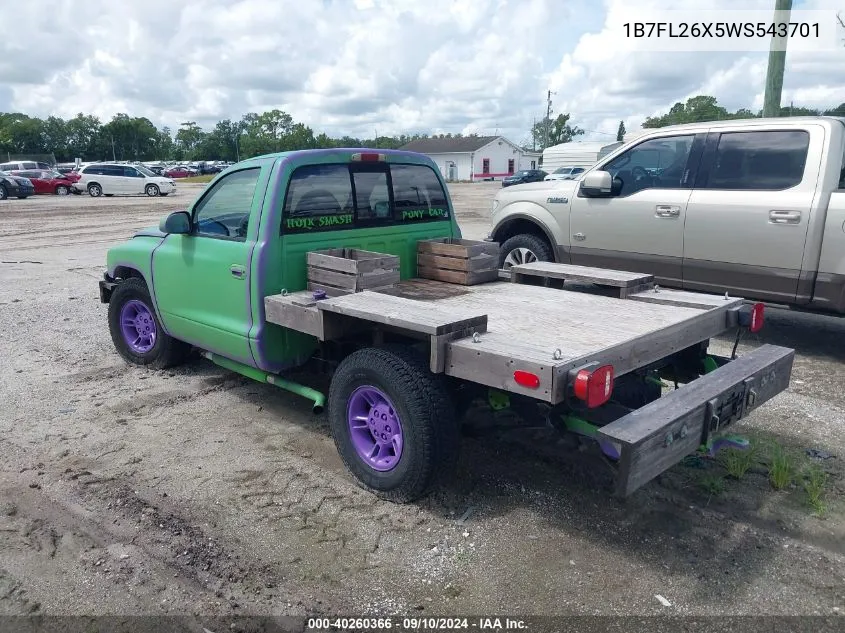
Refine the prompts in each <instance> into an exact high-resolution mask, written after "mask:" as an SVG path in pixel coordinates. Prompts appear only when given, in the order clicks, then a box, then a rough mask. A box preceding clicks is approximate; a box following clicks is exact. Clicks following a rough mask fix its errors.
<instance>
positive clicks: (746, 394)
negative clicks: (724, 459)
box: [597, 345, 795, 497]
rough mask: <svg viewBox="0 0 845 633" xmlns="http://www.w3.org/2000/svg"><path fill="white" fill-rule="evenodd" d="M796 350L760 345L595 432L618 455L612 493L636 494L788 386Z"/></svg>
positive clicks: (622, 495)
mask: <svg viewBox="0 0 845 633" xmlns="http://www.w3.org/2000/svg"><path fill="white" fill-rule="evenodd" d="M794 358H795V350H792V349H789V348H785V347H778V346H775V345H763V346H762V347H759V348H758V349H756V350H754V351H752V352H750V353H748V354H746V355H745V356H742V357H740V358H738V359H736V360H733V361H731V362H729V363H727V364H725V365H722V366H721V367H719V368H718V369H716V370H715V371H713V372H711V373H709V374H706V375H704V376H702V377H701V378H698V379H696V380H694V381H692V382H690V383H689V384H687V385H685V386H683V387H681V388H680V389H677V390H675V391H673V392H671V393H669V394H667V395H666V396H664V397H662V398H660V399H659V400H656V401H654V402H652V403H651V404H648V405H646V406H644V407H642V408H640V409H637V410H636V411H632V412H631V413H629V414H628V415H626V416H624V417H622V418H619V419H618V420H616V421H615V422H612V423H611V424H608V425H607V426H604V427H602V428H601V429H599V431H598V433H597V439H599V440H601V441H605V442H609V443H610V444H612V445H613V446H614V447H616V449H617V451H618V452H619V456H620V457H619V471H618V474H617V481H616V494H617V495H618V496H621V497H627V496H629V495H630V494H631V493H633V492H634V491H635V490H637V489H638V488H640V487H641V486H643V485H644V484H646V483H648V482H649V481H651V480H652V479H654V478H655V477H656V476H657V475H659V474H660V473H662V472H664V471H666V470H667V469H669V468H671V467H672V466H674V465H675V464H677V463H678V462H680V461H681V460H682V459H684V457H686V456H687V455H690V454H692V453H694V452H695V451H696V450H697V449H698V448H699V447H700V446H701V445H702V444H704V443H706V442H707V440H708V438H710V437H711V436H713V435H715V434H716V433H718V432H720V431H721V430H723V429H724V428H725V427H726V426H728V425H730V424H732V423H733V422H735V421H737V420H739V419H741V418H743V417H745V416H746V415H747V414H748V413H750V412H751V411H752V410H754V409H755V408H756V407H758V406H760V405H761V404H763V403H764V402H766V401H767V400H770V399H771V398H773V397H774V396H776V395H777V394H779V393H780V392H781V391H784V390H785V389H786V388H787V387H788V386H789V379H790V376H791V374H792V363H793V360H794Z"/></svg>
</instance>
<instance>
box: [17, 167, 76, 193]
mask: <svg viewBox="0 0 845 633" xmlns="http://www.w3.org/2000/svg"><path fill="white" fill-rule="evenodd" d="M12 173H13V174H14V175H15V176H22V177H23V178H29V179H30V180H31V181H32V186H33V187H35V193H36V194H39V193H54V194H56V195H57V196H66V195H67V194H69V193H70V192H71V187H70V186H71V184H73V180H71V179H70V178H68V177H67V176H64V175H62V174H60V173H59V172H57V171H46V170H42V169H30V170H27V171H15V172H12ZM76 180H79V178H78V177H77V178H76Z"/></svg>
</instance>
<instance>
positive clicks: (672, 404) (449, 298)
mask: <svg viewBox="0 0 845 633" xmlns="http://www.w3.org/2000/svg"><path fill="white" fill-rule="evenodd" d="M563 281H567V282H569V281H572V282H575V283H576V284H577V283H580V284H585V283H586V284H588V286H589V288H590V289H592V290H593V292H590V291H586V292H585V291H584V287H583V286H581V287H575V288H574V289H572V290H570V289H568V287H566V286H564V285H563V284H562V283H561V282H563ZM608 291H609V292H610V295H611V296H607V292H608ZM596 292H598V293H600V294H596ZM601 293H604V294H601ZM744 305H745V302H744V301H743V300H742V299H741V298H734V297H729V296H727V295H712V294H703V293H693V292H685V291H679V290H666V289H662V288H659V287H658V286H656V285H655V284H654V281H653V278H652V277H651V276H648V275H639V274H636V273H628V272H624V271H611V270H608V271H603V270H601V269H587V268H582V267H578V266H569V265H565V264H556V263H546V262H538V263H537V264H528V265H523V266H515V267H513V268H512V269H511V280H510V281H493V282H488V283H482V284H478V285H473V286H461V285H456V284H451V283H446V282H441V281H433V280H428V279H408V280H405V281H401V282H399V283H398V284H395V285H394V286H392V287H389V288H385V289H381V290H365V291H362V292H356V293H351V294H346V295H342V296H336V297H328V298H325V299H319V300H317V299H314V298H313V294H312V293H311V292H310V291H303V292H294V293H282V294H278V295H272V296H268V297H266V298H265V314H266V320H267V321H268V322H269V323H275V324H277V325H281V326H283V327H288V328H292V329H295V330H298V331H301V332H304V333H307V334H310V335H312V336H315V337H317V338H318V339H319V340H321V341H330V340H333V339H335V338H337V339H342V338H343V337H345V336H348V335H349V333H350V332H351V331H362V330H364V331H366V330H372V331H385V332H394V333H399V334H402V335H403V336H408V337H411V338H416V339H419V340H420V341H423V342H424V343H427V345H428V351H429V365H430V367H429V369H430V370H431V371H432V372H434V373H443V374H445V375H447V376H450V377H452V378H455V379H459V380H461V381H466V382H468V383H473V384H476V385H483V386H486V387H489V388H493V389H497V390H501V391H505V392H510V393H512V394H518V395H521V396H527V397H530V398H533V399H536V400H538V401H543V402H545V403H547V404H548V405H551V406H558V405H563V404H565V403H566V402H567V401H571V386H572V377H573V375H574V374H575V373H577V371H578V370H579V369H581V368H584V367H595V366H607V365H611V366H612V367H613V371H614V374H615V376H616V377H617V378H619V377H621V376H623V375H625V374H627V373H629V372H633V371H635V370H641V369H642V368H644V367H648V366H649V365H652V364H654V363H657V362H658V361H661V360H662V359H666V358H670V357H672V355H673V354H678V353H680V352H683V351H684V350H688V349H690V348H694V347H695V346H696V345H699V344H702V343H704V344H706V342H707V341H708V340H709V339H710V338H712V337H714V336H717V335H720V334H722V333H724V332H725V331H726V330H729V329H731V328H734V327H737V326H739V325H740V323H741V320H742V319H743V316H742V315H741V312H742V311H743V309H744ZM356 328H357V330H356ZM793 358H794V351H793V350H791V349H787V348H782V347H777V346H772V345H765V346H763V347H762V348H759V349H758V350H755V351H754V352H751V353H750V354H747V355H745V356H743V357H742V358H740V359H737V360H731V359H726V358H720V359H718V362H719V365H720V367H719V369H718V370H717V371H715V372H713V373H712V374H711V375H708V376H703V377H701V378H698V379H696V380H694V381H692V382H691V383H690V384H689V385H685V386H684V387H683V388H681V389H678V390H676V391H674V392H671V393H670V394H668V395H667V396H665V397H661V398H659V399H656V400H654V401H653V402H650V403H649V404H648V405H646V406H644V407H642V408H639V409H635V410H630V411H623V414H622V415H621V416H620V417H618V418H617V419H615V420H612V421H611V422H610V423H609V424H606V425H602V426H600V427H599V428H597V430H596V432H595V435H594V438H595V439H597V440H599V441H600V442H601V443H603V450H604V452H605V454H606V455H612V456H613V457H615V458H616V459H615V461H614V464H615V468H616V469H617V481H616V492H617V494H619V495H620V496H628V495H630V494H631V493H632V492H634V491H635V490H636V489H638V488H639V487H641V486H642V485H643V484H645V483H646V482H648V481H649V480H650V479H652V478H653V477H654V476H656V475H658V474H660V473H661V472H663V471H664V470H666V469H667V468H669V467H671V466H672V465H674V464H676V463H677V462H678V461H680V460H681V459H682V458H683V457H684V456H686V455H688V454H690V453H693V452H695V450H696V449H697V448H699V447H700V446H701V445H702V444H706V443H708V441H711V440H712V438H713V437H714V436H715V434H716V433H718V432H719V431H721V430H723V428H724V427H725V426H727V425H728V424H730V423H732V422H734V421H735V420H738V419H739V418H741V417H743V416H745V415H746V414H747V413H749V412H750V411H751V410H752V409H753V408H754V407H756V406H759V405H760V404H762V403H763V402H765V401H766V400H768V399H770V398H772V397H774V396H775V395H777V394H778V393H779V392H780V391H782V390H783V389H785V388H786V387H787V386H788V383H789V376H790V373H791V367H792V362H793ZM520 371H522V372H528V373H529V374H531V375H533V376H537V377H539V384H537V385H524V384H520V383H519V382H518V381H517V380H515V374H516V372H520Z"/></svg>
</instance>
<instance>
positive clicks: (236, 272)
mask: <svg viewBox="0 0 845 633" xmlns="http://www.w3.org/2000/svg"><path fill="white" fill-rule="evenodd" d="M229 272H230V273H232V277H236V278H238V279H243V278H244V277H246V268H244V267H243V266H239V265H238V264H232V265H231V266H229Z"/></svg>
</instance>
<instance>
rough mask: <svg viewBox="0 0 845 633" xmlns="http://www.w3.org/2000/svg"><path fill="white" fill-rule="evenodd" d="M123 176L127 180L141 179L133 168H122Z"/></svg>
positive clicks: (139, 174)
mask: <svg viewBox="0 0 845 633" xmlns="http://www.w3.org/2000/svg"><path fill="white" fill-rule="evenodd" d="M123 175H124V176H127V177H129V178H142V177H143V176H141V173H140V172H139V171H138V170H137V169H135V168H134V167H124V168H123Z"/></svg>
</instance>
